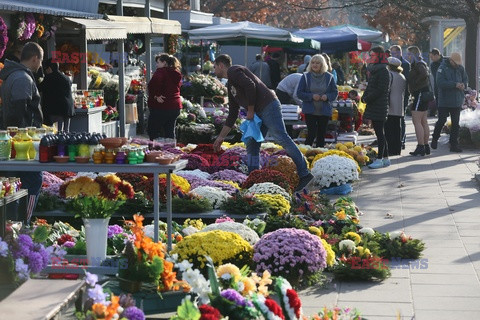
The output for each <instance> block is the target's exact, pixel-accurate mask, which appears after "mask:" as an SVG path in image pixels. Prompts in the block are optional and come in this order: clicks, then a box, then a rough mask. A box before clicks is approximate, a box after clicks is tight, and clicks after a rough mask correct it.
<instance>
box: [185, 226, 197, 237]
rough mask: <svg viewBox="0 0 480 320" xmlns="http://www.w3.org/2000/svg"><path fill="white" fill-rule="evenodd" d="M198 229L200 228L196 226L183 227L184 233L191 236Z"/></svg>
mask: <svg viewBox="0 0 480 320" xmlns="http://www.w3.org/2000/svg"><path fill="white" fill-rule="evenodd" d="M198 231H199V230H198V229H197V228H195V227H194V226H188V227H186V228H183V229H182V233H183V234H184V235H185V236H191V235H192V234H194V233H197V232H198Z"/></svg>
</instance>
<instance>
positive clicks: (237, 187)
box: [215, 180, 241, 190]
mask: <svg viewBox="0 0 480 320" xmlns="http://www.w3.org/2000/svg"><path fill="white" fill-rule="evenodd" d="M215 181H216V182H221V183H225V184H228V185H231V186H232V187H234V188H235V189H238V190H240V189H241V188H240V186H239V185H238V183H236V182H233V181H228V180H215Z"/></svg>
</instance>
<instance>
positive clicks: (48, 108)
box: [38, 60, 75, 132]
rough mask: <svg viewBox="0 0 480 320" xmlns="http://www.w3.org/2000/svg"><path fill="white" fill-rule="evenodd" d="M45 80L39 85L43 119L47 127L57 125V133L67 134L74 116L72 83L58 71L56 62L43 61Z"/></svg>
mask: <svg viewBox="0 0 480 320" xmlns="http://www.w3.org/2000/svg"><path fill="white" fill-rule="evenodd" d="M43 69H44V70H45V74H46V75H45V78H44V79H43V81H42V83H40V85H39V88H38V89H39V90H40V92H41V93H42V110H43V118H44V119H45V123H46V124H47V125H52V123H55V122H57V123H58V126H57V128H58V131H65V132H68V131H69V129H70V117H73V115H74V112H75V111H74V106H73V97H72V82H71V81H70V79H69V78H68V77H67V76H66V75H64V74H63V73H61V72H60V71H59V70H58V62H52V61H51V60H47V61H45V63H44V65H43Z"/></svg>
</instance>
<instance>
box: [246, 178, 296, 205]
mask: <svg viewBox="0 0 480 320" xmlns="http://www.w3.org/2000/svg"><path fill="white" fill-rule="evenodd" d="M248 193H253V194H255V193H256V194H279V195H282V196H283V197H284V198H285V199H287V201H288V202H290V201H292V198H291V197H290V195H289V194H288V192H287V191H285V189H283V188H282V187H280V186H278V185H276V184H275V183H272V182H262V183H256V184H254V185H253V186H251V187H250V188H248Z"/></svg>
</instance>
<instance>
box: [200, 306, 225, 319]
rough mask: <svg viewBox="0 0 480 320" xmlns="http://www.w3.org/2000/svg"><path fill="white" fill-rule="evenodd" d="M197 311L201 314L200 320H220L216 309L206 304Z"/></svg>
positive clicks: (220, 316)
mask: <svg viewBox="0 0 480 320" xmlns="http://www.w3.org/2000/svg"><path fill="white" fill-rule="evenodd" d="M198 310H200V313H201V314H202V316H201V317H200V320H220V319H221V318H222V315H221V314H220V311H218V309H216V308H214V307H212V306H209V305H207V304H202V305H201V306H200V307H198Z"/></svg>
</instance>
